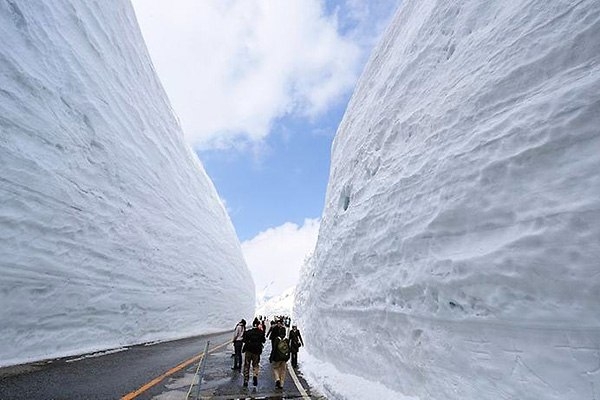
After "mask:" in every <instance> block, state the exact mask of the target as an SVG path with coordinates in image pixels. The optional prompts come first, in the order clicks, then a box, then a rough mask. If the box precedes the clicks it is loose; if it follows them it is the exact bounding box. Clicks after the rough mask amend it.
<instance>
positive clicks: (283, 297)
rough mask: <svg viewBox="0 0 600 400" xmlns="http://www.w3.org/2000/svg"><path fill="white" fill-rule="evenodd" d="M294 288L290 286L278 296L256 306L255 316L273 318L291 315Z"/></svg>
mask: <svg viewBox="0 0 600 400" xmlns="http://www.w3.org/2000/svg"><path fill="white" fill-rule="evenodd" d="M295 290H296V287H295V286H292V287H290V288H288V289H286V290H284V291H283V292H282V293H281V294H279V295H278V296H273V297H270V298H268V299H267V300H265V301H264V302H262V303H260V304H258V305H257V308H256V312H255V314H256V315H265V316H268V317H273V316H277V315H288V316H291V315H292V310H293V308H294V299H295Z"/></svg>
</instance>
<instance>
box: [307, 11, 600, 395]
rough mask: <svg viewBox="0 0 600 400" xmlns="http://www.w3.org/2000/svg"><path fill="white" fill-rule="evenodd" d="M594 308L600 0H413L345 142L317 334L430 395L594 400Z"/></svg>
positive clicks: (319, 290)
mask: <svg viewBox="0 0 600 400" xmlns="http://www.w3.org/2000/svg"><path fill="white" fill-rule="evenodd" d="M599 311H600V2H598V1H596V0H587V1H586V0H583V1H577V2H573V1H560V0H557V1H547V0H519V1H506V0H494V1H491V0H488V1H479V0H467V1H462V2H447V1H435V0H406V1H404V2H403V5H402V6H401V8H400V10H399V11H398V13H397V15H396V16H395V18H394V21H393V22H392V24H391V26H390V27H389V28H388V30H387V32H386V34H385V35H384V37H383V40H382V42H381V43H380V44H379V46H378V48H377V49H376V50H375V52H374V53H373V55H372V57H371V59H370V62H369V64H368V66H367V68H366V70H365V72H364V73H363V75H362V77H361V80H360V82H359V84H358V86H357V89H356V91H355V93H354V95H353V98H352V99H351V101H350V104H349V106H348V109H347V111H346V114H345V116H344V119H343V121H342V123H341V125H340V127H339V129H338V132H337V136H336V138H335V141H334V145H333V150H332V164H331V174H330V181H329V186H328V189H327V198H326V204H325V210H324V215H323V219H322V222H321V228H320V232H319V239H318V244H317V247H316V251H315V254H314V258H313V260H312V261H311V262H310V263H309V264H308V265H306V266H305V268H304V270H303V273H302V278H301V282H300V284H299V287H298V292H297V294H296V306H295V313H296V315H297V316H298V317H299V318H300V325H301V328H302V331H303V334H304V336H305V338H306V340H305V341H306V343H307V349H308V351H309V352H310V353H311V355H313V356H315V357H317V358H318V359H320V360H324V361H327V362H330V363H331V364H333V365H335V367H336V368H337V369H338V370H339V371H340V372H343V373H351V374H355V375H359V376H361V377H363V378H367V379H369V380H371V381H378V382H381V383H383V384H384V385H386V386H387V387H388V388H391V389H393V390H394V391H396V392H398V393H399V394H405V395H408V396H414V397H417V398H420V399H423V400H425V399H427V400H429V399H439V400H447V399H461V400H464V399H478V400H481V399H494V400H498V399H520V400H525V399H531V400H540V399H544V400H551V399H556V400H558V399H560V400H565V399H572V400H582V399H590V400H591V399H598V398H600V312H599ZM329 390H330V395H331V397H332V398H335V393H336V392H335V388H332V387H331V386H330V387H329ZM362 398H369V395H368V393H366V394H365V395H364V396H362Z"/></svg>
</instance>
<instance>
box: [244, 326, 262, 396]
mask: <svg viewBox="0 0 600 400" xmlns="http://www.w3.org/2000/svg"><path fill="white" fill-rule="evenodd" d="M265 340H266V339H265V332H264V331H263V330H262V329H260V321H259V320H258V318H254V321H253V322H252V329H250V330H247V331H246V333H245V334H244V350H243V352H244V387H248V380H249V379H250V364H252V384H253V385H254V386H256V385H258V371H259V365H260V355H261V353H262V350H263V343H264V342H265Z"/></svg>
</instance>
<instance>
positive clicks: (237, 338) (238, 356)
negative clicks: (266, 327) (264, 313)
mask: <svg viewBox="0 0 600 400" xmlns="http://www.w3.org/2000/svg"><path fill="white" fill-rule="evenodd" d="M245 331H246V320H245V319H243V318H242V320H241V321H240V322H238V324H237V325H236V326H235V330H234V331H233V349H234V350H235V354H234V356H233V367H231V369H233V370H238V371H239V370H241V369H242V345H243V339H244V332H245Z"/></svg>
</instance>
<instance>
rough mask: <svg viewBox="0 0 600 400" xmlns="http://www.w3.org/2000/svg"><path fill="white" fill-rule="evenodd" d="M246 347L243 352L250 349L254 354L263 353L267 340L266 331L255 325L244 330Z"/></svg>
mask: <svg viewBox="0 0 600 400" xmlns="http://www.w3.org/2000/svg"><path fill="white" fill-rule="evenodd" d="M243 340H244V348H243V349H242V351H243V352H246V351H249V352H250V353H254V354H261V353H262V350H263V343H264V342H265V333H264V332H263V331H261V330H260V329H258V328H257V327H254V328H252V329H250V330H248V331H246V332H244V339H243Z"/></svg>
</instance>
